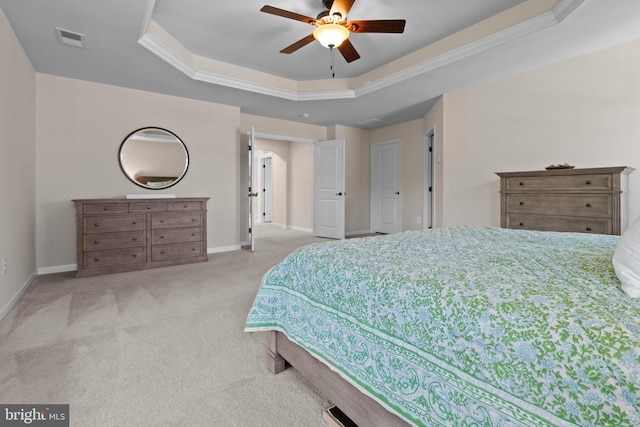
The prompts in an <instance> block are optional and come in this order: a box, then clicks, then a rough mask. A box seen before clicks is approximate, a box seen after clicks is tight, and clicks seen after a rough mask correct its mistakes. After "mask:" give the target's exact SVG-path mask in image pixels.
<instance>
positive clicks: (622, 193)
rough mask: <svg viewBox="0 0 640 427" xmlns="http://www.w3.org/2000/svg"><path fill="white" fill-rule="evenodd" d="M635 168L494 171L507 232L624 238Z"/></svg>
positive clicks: (501, 220) (501, 216)
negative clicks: (498, 185) (568, 233)
mask: <svg viewBox="0 0 640 427" xmlns="http://www.w3.org/2000/svg"><path fill="white" fill-rule="evenodd" d="M633 170H634V169H633V168H630V167H625V166H620V167H609V168H590V169H554V170H548V171H547V170H544V171H529V172H497V173H496V174H497V175H498V176H499V177H500V225H501V226H502V227H505V228H519V229H525V230H543V231H572V232H582V233H599V234H618V235H620V234H622V233H623V232H624V230H626V228H627V225H628V217H627V197H628V177H629V174H630V173H631V172H633Z"/></svg>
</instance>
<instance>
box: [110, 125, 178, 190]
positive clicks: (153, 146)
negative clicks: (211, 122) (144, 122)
mask: <svg viewBox="0 0 640 427" xmlns="http://www.w3.org/2000/svg"><path fill="white" fill-rule="evenodd" d="M119 157H120V168H122V171H123V172H124V174H125V175H126V176H127V178H129V179H130V180H131V182H133V183H134V184H136V185H139V186H140V187H143V188H148V189H150V190H160V189H163V188H168V187H171V186H172V185H175V184H177V183H178V181H180V180H181V179H182V177H183V176H184V175H185V174H186V173H187V168H188V167H189V152H188V151H187V147H186V146H185V145H184V142H182V140H181V139H180V138H178V137H177V136H176V135H175V134H174V133H172V132H169V131H168V130H166V129H161V128H155V127H148V128H142V129H138V130H136V131H133V132H131V133H130V134H129V135H127V137H126V138H125V139H124V141H122V144H121V145H120V153H119Z"/></svg>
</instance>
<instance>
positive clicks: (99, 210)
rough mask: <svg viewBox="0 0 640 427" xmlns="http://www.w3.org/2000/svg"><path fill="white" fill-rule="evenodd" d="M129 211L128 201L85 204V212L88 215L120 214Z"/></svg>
mask: <svg viewBox="0 0 640 427" xmlns="http://www.w3.org/2000/svg"><path fill="white" fill-rule="evenodd" d="M127 212H129V207H128V206H127V204H126V203H99V204H88V205H84V213H85V214H86V215H93V214H100V215H102V214H118V213H127Z"/></svg>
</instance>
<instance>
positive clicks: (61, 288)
mask: <svg viewBox="0 0 640 427" xmlns="http://www.w3.org/2000/svg"><path fill="white" fill-rule="evenodd" d="M256 234H257V236H258V239H257V250H256V252H254V253H251V252H249V251H247V250H242V251H236V252H229V253H224V254H212V255H210V256H209V262H207V263H200V264H191V265H184V266H177V267H167V268H161V269H156V270H149V271H141V272H131V273H120V274H113V275H107V276H98V277H94V278H82V279H76V278H74V275H73V274H72V273H62V274H52V275H46V276H41V277H39V278H38V279H37V280H36V281H35V283H33V284H32V286H31V287H30V288H29V289H28V290H27V292H25V294H24V295H23V296H22V298H21V299H20V300H19V301H18V303H17V304H16V306H15V307H14V308H13V309H12V310H11V311H10V312H9V314H8V315H7V316H6V317H5V318H4V319H3V320H2V321H1V322H0V402H1V403H38V404H53V403H68V404H70V413H71V417H70V418H71V425H72V426H83V427H84V426H92V427H93V426H181V427H182V426H247V427H252V426H296V427H301V426H324V425H325V424H324V422H323V421H322V414H321V412H322V410H323V409H324V408H326V407H328V406H329V402H327V401H326V400H325V399H324V398H323V397H322V396H321V395H319V394H318V393H317V391H315V390H314V389H313V388H312V387H311V386H309V385H308V383H306V381H305V380H304V379H303V378H302V377H300V375H298V374H297V372H296V371H295V370H293V369H288V370H287V371H285V372H284V373H282V374H279V375H272V374H271V373H270V372H269V371H268V370H267V364H266V360H267V348H266V334H265V333H253V334H248V333H244V332H243V327H244V321H245V318H246V314H247V312H248V310H249V307H250V305H251V302H252V300H253V297H254V296H255V293H256V291H257V288H258V286H259V283H260V279H261V277H262V275H263V274H264V273H265V272H266V271H267V270H268V269H269V268H270V267H271V266H273V265H275V264H276V263H277V262H279V261H280V260H282V259H283V258H284V256H286V254H288V253H289V252H291V251H292V250H293V249H294V248H296V247H297V246H300V245H303V244H307V243H311V242H317V241H321V240H322V239H318V238H314V237H312V236H311V235H309V234H307V233H301V232H296V231H292V230H283V229H281V228H278V227H271V226H260V227H258V228H257V230H256Z"/></svg>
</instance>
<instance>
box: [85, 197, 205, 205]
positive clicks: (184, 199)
mask: <svg viewBox="0 0 640 427" xmlns="http://www.w3.org/2000/svg"><path fill="white" fill-rule="evenodd" d="M206 200H209V197H171V198H156V197H152V198H148V199H143V198H140V199H126V198H113V199H73V200H72V202H74V203H84V204H91V203H169V202H187V201H198V202H201V201H206Z"/></svg>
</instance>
